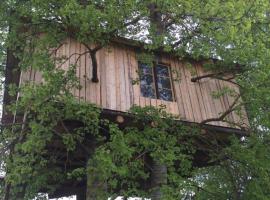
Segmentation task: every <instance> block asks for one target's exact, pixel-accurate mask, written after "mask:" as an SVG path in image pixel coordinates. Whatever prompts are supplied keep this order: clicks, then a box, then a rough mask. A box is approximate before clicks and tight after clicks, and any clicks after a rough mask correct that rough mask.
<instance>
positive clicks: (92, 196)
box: [86, 174, 106, 200]
mask: <svg viewBox="0 0 270 200" xmlns="http://www.w3.org/2000/svg"><path fill="white" fill-rule="evenodd" d="M105 191H106V184H105V183H104V182H102V181H101V180H100V179H99V176H98V174H87V186H86V200H102V199H106V196H105Z"/></svg>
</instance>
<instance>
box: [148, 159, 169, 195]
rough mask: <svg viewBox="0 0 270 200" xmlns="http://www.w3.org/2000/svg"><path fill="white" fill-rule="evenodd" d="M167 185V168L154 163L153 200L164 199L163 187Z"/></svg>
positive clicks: (152, 178) (152, 174)
mask: <svg viewBox="0 0 270 200" xmlns="http://www.w3.org/2000/svg"><path fill="white" fill-rule="evenodd" d="M165 184H167V167H166V165H164V164H160V163H159V162H156V161H154V162H153V164H152V173H151V200H161V199H163V195H162V190H161V187H162V185H165Z"/></svg>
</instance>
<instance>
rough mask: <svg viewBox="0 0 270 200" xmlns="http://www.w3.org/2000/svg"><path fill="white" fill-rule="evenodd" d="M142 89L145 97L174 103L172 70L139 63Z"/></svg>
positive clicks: (162, 66) (159, 65)
mask: <svg viewBox="0 0 270 200" xmlns="http://www.w3.org/2000/svg"><path fill="white" fill-rule="evenodd" d="M139 73H140V87H141V95H142V96H143V97H148V98H155V99H161V100H165V101H174V97H173V91H172V81H171V73H170V68H169V67H168V66H166V65H163V64H155V65H153V66H150V65H147V64H144V63H139Z"/></svg>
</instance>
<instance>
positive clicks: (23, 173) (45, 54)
mask: <svg viewBox="0 0 270 200" xmlns="http://www.w3.org/2000/svg"><path fill="white" fill-rule="evenodd" d="M153 4H154V5H155V6H154V8H155V9H151V8H150V7H151V5H153ZM152 7H153V6H152ZM269 7H270V5H269V1H267V0H256V1H246V0H238V1H234V0H228V1H220V0H209V1H195V0H190V1H183V0H177V1H176V0H167V1H164V0H162V1H161V0H157V1H151V0H146V1H140V0H139V1H133V0H126V1H118V0H103V1H92V0H68V1H67V0H5V1H1V2H0V31H1V32H0V33H1V36H0V38H1V42H0V51H1V52H0V62H1V63H2V60H3V59H5V56H6V49H8V50H9V51H11V52H12V53H13V54H14V55H15V56H16V57H17V58H19V59H20V64H19V69H20V70H24V71H27V70H29V68H30V67H31V68H32V69H33V70H38V71H40V72H41V73H42V77H43V78H44V81H43V82H42V83H40V84H34V83H33V82H31V81H30V82H28V83H26V84H25V85H21V86H20V87H19V88H17V87H16V86H14V85H10V86H9V87H8V88H6V89H8V91H9V93H10V95H16V94H17V92H19V94H20V98H18V101H16V102H14V103H13V104H11V105H9V107H8V109H9V111H11V112H12V114H13V115H15V116H16V117H17V118H16V120H15V121H14V123H12V124H8V125H6V127H5V128H3V129H2V133H1V160H4V162H5V165H4V167H5V171H6V172H7V175H6V179H5V182H6V186H7V185H9V186H11V195H13V196H11V199H16V198H23V197H19V196H20V195H21V196H24V199H32V198H33V197H34V196H36V195H37V194H38V192H39V191H42V190H43V191H53V190H54V189H55V187H56V186H57V185H58V184H60V183H61V182H64V181H65V180H68V179H79V180H81V179H84V178H85V176H86V175H88V176H89V175H90V176H89V177H90V178H89V184H91V183H92V184H95V182H96V181H98V182H101V183H105V182H106V184H107V193H104V191H105V190H102V191H97V195H101V196H102V197H100V198H104V196H103V195H105V196H114V195H117V194H121V195H124V196H138V195H141V196H144V197H146V196H148V195H149V193H148V192H151V191H150V190H148V191H145V190H143V186H142V185H141V184H140V183H142V182H144V183H146V185H147V179H148V178H149V176H150V174H151V168H150V167H149V166H148V163H149V162H152V161H153V160H155V161H158V162H159V163H161V164H166V166H167V169H168V182H167V184H164V185H162V193H163V195H164V196H163V198H164V199H181V198H182V199H188V198H189V199H235V200H236V199H237V200H238V199H269V196H270V194H269V177H270V176H269V163H270V162H269V150H270V149H269V144H268V143H269V130H270V110H269V109H270V88H269V87H270V83H269V80H270V79H269V77H270V65H269V63H270V62H269V24H270V23H269V22H270V21H269V20H270V18H269ZM153 16H156V17H153ZM158 16H161V17H160V18H159V17H158ZM158 20H160V21H158ZM157 33H158V34H157ZM119 36H120V37H126V38H131V39H135V40H137V41H141V42H142V43H140V44H141V45H142V46H143V48H144V49H145V50H147V53H148V55H155V53H156V52H157V51H160V50H163V51H166V52H170V53H172V52H173V53H174V54H175V55H177V56H179V58H187V57H188V58H192V59H195V60H196V59H201V58H215V59H219V60H220V61H221V62H215V63H214V64H212V65H211V64H210V65H211V66H210V65H209V66H208V67H207V68H211V70H213V71H217V72H222V71H234V70H237V73H235V74H236V75H235V77H234V79H235V80H236V81H237V84H238V85H240V89H241V95H242V99H243V100H244V101H243V102H241V106H242V105H244V106H245V107H246V108H247V111H248V114H249V117H250V129H249V132H250V133H251V134H252V136H251V137H243V138H241V139H239V138H234V137H232V139H231V140H230V142H227V144H226V147H224V146H222V145H221V146H219V145H217V141H211V142H210V144H211V145H210V146H209V149H208V151H209V154H210V155H211V159H210V161H212V162H211V163H215V165H214V166H210V167H209V166H208V167H204V168H200V169H196V168H194V166H193V159H194V158H193V156H194V154H195V153H196V150H197V149H196V148H195V144H194V143H195V141H196V140H194V138H196V139H198V137H199V134H198V129H197V128H198V127H192V126H186V125H183V124H182V123H179V122H176V121H175V119H174V116H171V115H169V114H167V113H165V112H164V110H163V109H162V108H160V109H154V108H151V107H146V108H143V109H142V108H138V107H134V108H132V110H131V113H132V115H133V118H134V120H133V123H132V124H130V125H129V126H128V127H126V128H125V129H120V128H119V127H118V126H117V125H116V124H114V123H111V122H108V121H106V120H100V113H101V110H100V108H97V107H96V106H95V105H92V104H88V103H84V102H83V101H80V100H78V99H76V98H74V96H73V94H72V91H74V90H75V89H79V88H80V84H79V81H78V80H77V77H76V75H75V74H76V73H75V68H76V65H71V66H69V67H68V70H66V71H65V70H63V69H60V68H57V67H56V66H57V65H55V64H59V63H61V62H63V61H65V60H66V59H68V58H57V59H56V58H55V57H54V56H53V55H54V53H55V51H54V50H55V49H57V48H58V47H59V46H60V45H61V43H62V41H63V39H65V38H66V37H71V38H73V39H75V40H77V41H79V42H81V43H82V44H85V45H90V44H94V45H95V46H96V47H99V48H98V49H100V48H103V47H105V46H106V45H108V44H109V42H110V41H111V40H112V39H114V38H117V37H119ZM145 58H148V60H149V57H147V56H146V57H145ZM151 58H152V56H151ZM153 58H154V59H155V56H153ZM221 63H222V64H221ZM235 65H236V66H238V68H235ZM1 67H2V68H3V67H4V65H1ZM239 68H240V70H239ZM191 70H192V69H191ZM1 71H3V69H1ZM216 78H220V77H216ZM234 92H235V91H234ZM234 92H233V91H230V90H228V89H227V88H224V89H223V91H220V92H219V93H217V94H214V96H215V97H216V98H220V97H222V95H223V94H224V93H233V95H235V94H234ZM233 95H232V96H233ZM18 116H22V119H20V118H18ZM70 121H76V122H80V126H74V127H69V126H68V125H67V124H68V122H70ZM57 127H61V130H58V129H57ZM93 138H94V139H93ZM199 138H200V139H201V140H203V141H204V142H209V141H207V138H206V139H205V138H204V137H199ZM87 140H90V141H92V142H93V143H92V144H93V146H94V147H95V148H94V149H93V148H89V147H88V148H87V147H85V146H84V144H85V143H86V141H87ZM55 142H59V143H60V144H61V145H60V146H61V148H62V149H61V150H57V149H53V150H52V149H50V148H52V146H53V145H52V146H50V145H51V144H54V143H55ZM88 142H89V141H88ZM49 150H50V151H53V152H54V154H50V153H49ZM78 150H80V151H83V152H84V154H85V155H86V157H87V160H88V166H87V168H86V167H77V168H76V167H75V168H72V167H70V168H65V169H63V168H61V167H59V165H58V164H57V163H58V162H59V161H63V160H61V159H63V157H62V158H61V155H60V152H65V153H66V155H67V156H64V158H65V159H66V161H68V160H69V159H68V158H69V156H71V157H72V155H73V154H75V153H76V152H77V151H78ZM89 154H91V155H92V157H89ZM83 162H84V163H86V161H85V160H84V161H83ZM91 175H93V176H91ZM95 175H99V176H97V177H96V176H95ZM91 178H92V180H91ZM6 189H7V187H5V190H6ZM5 192H6V191H5ZM0 194H2V193H0ZM40 198H41V197H40Z"/></svg>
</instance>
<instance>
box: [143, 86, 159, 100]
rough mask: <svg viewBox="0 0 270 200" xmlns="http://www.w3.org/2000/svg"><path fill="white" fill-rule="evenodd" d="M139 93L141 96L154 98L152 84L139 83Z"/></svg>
mask: <svg viewBox="0 0 270 200" xmlns="http://www.w3.org/2000/svg"><path fill="white" fill-rule="evenodd" d="M141 94H142V96H143V97H149V98H156V95H155V91H154V89H153V87H152V86H147V85H141Z"/></svg>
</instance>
